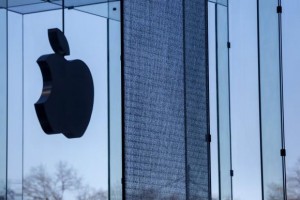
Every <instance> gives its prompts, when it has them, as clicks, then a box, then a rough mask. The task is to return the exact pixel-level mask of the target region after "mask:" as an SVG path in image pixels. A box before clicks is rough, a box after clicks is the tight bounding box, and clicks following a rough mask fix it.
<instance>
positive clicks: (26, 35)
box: [0, 0, 122, 200]
mask: <svg viewBox="0 0 300 200" xmlns="http://www.w3.org/2000/svg"><path fill="white" fill-rule="evenodd" d="M0 6H1V8H0V20H1V22H0V29H1V31H0V52H1V54H0V56H1V59H0V70H1V73H0V74H1V75H0V76H1V78H0V79H1V83H0V91H1V98H0V110H1V118H0V123H1V126H0V127H1V130H0V148H1V149H0V199H1V200H2V199H107V198H108V196H110V197H112V198H113V199H120V198H122V187H121V171H122V170H121V169H122V162H121V154H122V152H121V77H120V74H121V70H120V69H121V68H120V65H121V64H120V54H121V52H120V51H121V42H120V41H121V40H120V2H119V1H108V0H90V1H73V0H70V1H69V0H66V1H63V2H62V1H59V0H53V1H43V0H35V1H33V0H26V1H24V0H23V1H13V0H11V1H10V0H9V1H8V2H6V1H1V5H0ZM63 8H64V9H63ZM87 22H88V23H87ZM51 28H58V29H60V30H64V34H65V36H66V38H67V39H68V42H69V46H70V56H66V57H65V58H66V59H67V60H69V61H70V60H75V59H80V60H82V61H83V62H85V63H86V65H87V66H88V67H89V70H90V71H91V74H92V78H93V83H94V105H93V111H92V114H91V119H90V122H89V125H88V128H87V130H86V131H85V133H84V135H83V136H82V137H81V138H77V139H68V138H66V137H65V136H64V135H62V134H54V135H47V134H45V133H44V131H43V129H42V128H41V125H40V123H39V120H38V117H37V114H36V112H35V109H34V104H35V103H36V102H37V101H38V99H39V97H40V96H41V93H42V90H43V77H42V74H41V70H40V68H39V65H38V64H37V62H36V61H37V59H38V58H39V57H40V56H42V55H45V54H52V53H53V50H52V49H51V46H50V44H49V40H48V29H51ZM78 95H80V94H78ZM110 141H113V142H112V144H110ZM111 147H112V148H113V150H112V151H111ZM109 166H110V167H109Z"/></svg>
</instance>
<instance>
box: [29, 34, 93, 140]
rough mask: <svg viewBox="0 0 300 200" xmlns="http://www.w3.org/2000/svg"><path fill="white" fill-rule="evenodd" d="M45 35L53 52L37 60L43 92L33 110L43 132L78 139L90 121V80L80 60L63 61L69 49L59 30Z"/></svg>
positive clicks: (91, 97)
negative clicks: (41, 76)
mask: <svg viewBox="0 0 300 200" xmlns="http://www.w3.org/2000/svg"><path fill="white" fill-rule="evenodd" d="M48 36H49V41H50V44H51V47H52V49H53V51H54V52H55V53H54V54H48V55H43V56H41V57H40V58H39V59H38V60H37V63H38V64H39V67H40V69H41V72H42V75H43V92H42V95H41V97H40V98H39V100H38V102H36V103H35V104H34V106H35V110H36V113H37V116H38V119H39V122H40V124H41V126H42V129H43V130H44V132H45V133H47V134H57V133H62V134H64V135H65V136H66V137H67V138H78V137H81V136H82V135H83V134H84V132H85V130H86V129H87V126H88V124H89V121H90V118H91V114H92V110H93V103H94V84H93V78H92V75H91V72H90V70H89V68H88V66H87V65H86V64H85V63H84V62H83V61H81V60H72V61H68V60H66V59H65V58H64V56H66V55H70V49H69V44H68V41H67V39H66V37H65V35H64V34H63V33H62V32H61V31H60V30H59V29H57V28H54V29H49V30H48Z"/></svg>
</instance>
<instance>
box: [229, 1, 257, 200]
mask: <svg viewBox="0 0 300 200" xmlns="http://www.w3.org/2000/svg"><path fill="white" fill-rule="evenodd" d="M229 9H230V42H231V43H232V47H231V48H230V83H231V88H230V89H231V90H230V91H231V105H232V106H231V135H232V166H233V169H234V177H233V180H232V181H233V186H232V188H233V197H234V198H233V199H241V200H254V199H255V200H260V199H262V190H261V162H260V134H259V130H260V129H259V118H258V116H259V97H258V93H259V91H258V76H257V74H258V48H257V18H256V15H257V13H256V11H257V4H256V1H231V2H230V4H229Z"/></svg>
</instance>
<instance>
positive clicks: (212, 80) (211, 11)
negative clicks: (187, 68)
mask: <svg viewBox="0 0 300 200" xmlns="http://www.w3.org/2000/svg"><path fill="white" fill-rule="evenodd" d="M215 39H216V18H215V4H214V3H211V2H208V46H209V100H210V103H209V105H210V107H209V108H210V133H211V137H212V138H211V144H210V146H211V193H212V199H213V200H217V199H218V198H219V187H218V185H219V178H218V151H217V149H218V143H217V141H218V139H217V137H218V136H217V122H216V118H217V108H216V105H217V104H216V40H215Z"/></svg>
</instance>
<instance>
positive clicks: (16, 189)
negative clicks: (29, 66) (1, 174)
mask: <svg viewBox="0 0 300 200" xmlns="http://www.w3.org/2000/svg"><path fill="white" fill-rule="evenodd" d="M22 19H23V18H22V15H19V14H16V13H13V12H8V35H9V37H8V77H7V79H8V105H7V108H8V116H7V120H8V152H7V153H8V163H7V187H8V192H9V193H11V194H13V196H14V198H16V199H18V200H19V199H20V198H21V197H22V162H23V154H22V151H23V125H24V124H23V114H24V113H23V84H22V81H23V59H22V58H23V51H22V49H23V45H22V44H23V41H22V35H23V29H22Z"/></svg>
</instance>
